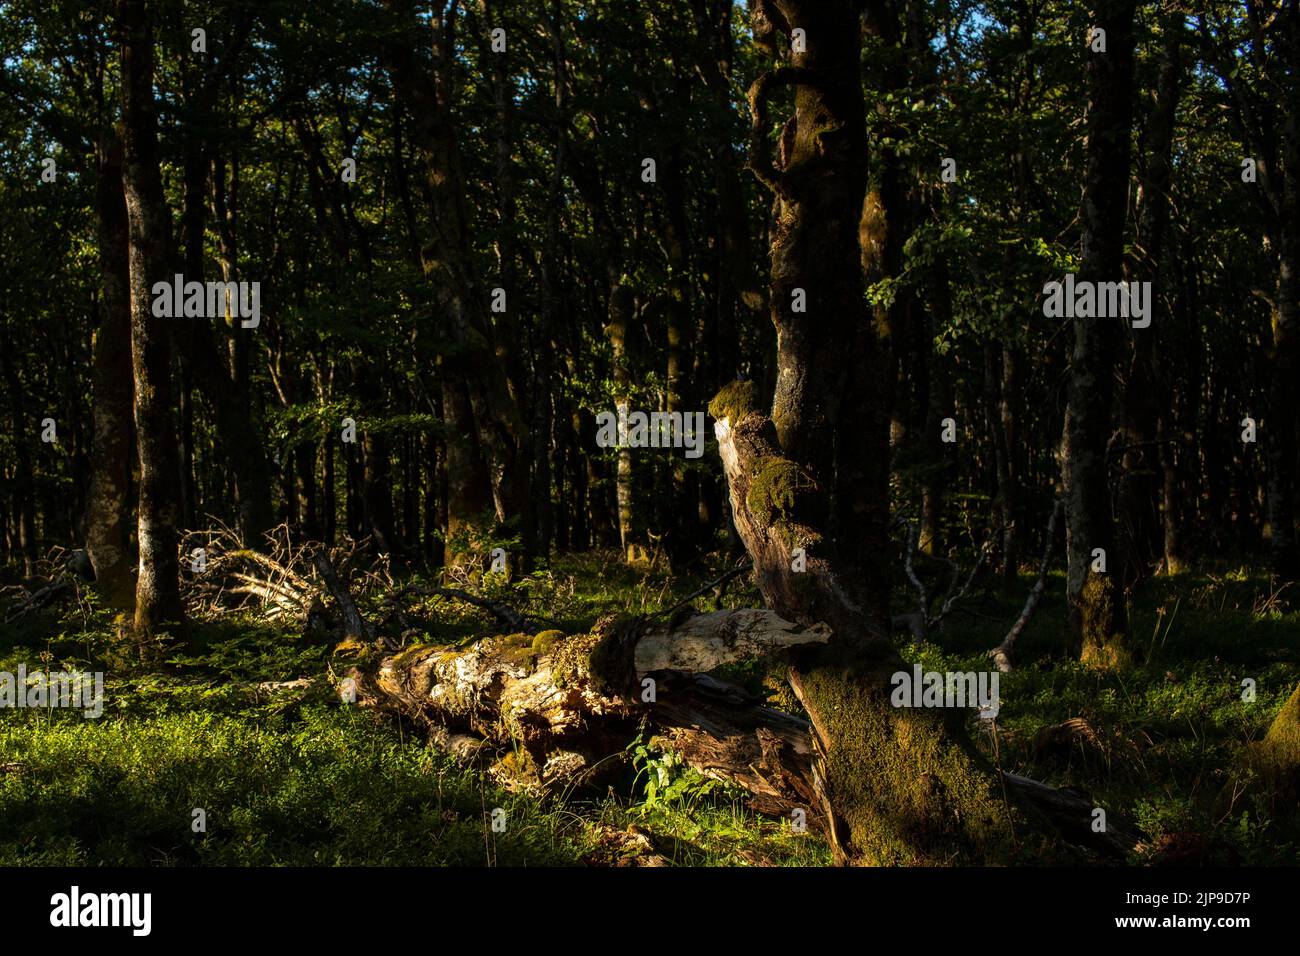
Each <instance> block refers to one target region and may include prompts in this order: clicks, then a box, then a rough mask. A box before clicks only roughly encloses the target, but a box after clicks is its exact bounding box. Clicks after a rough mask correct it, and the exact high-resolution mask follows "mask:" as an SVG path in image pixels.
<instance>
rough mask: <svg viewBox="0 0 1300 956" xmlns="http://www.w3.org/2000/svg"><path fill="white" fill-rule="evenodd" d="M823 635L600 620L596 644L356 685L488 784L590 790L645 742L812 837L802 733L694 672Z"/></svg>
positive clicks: (421, 668)
mask: <svg viewBox="0 0 1300 956" xmlns="http://www.w3.org/2000/svg"><path fill="white" fill-rule="evenodd" d="M676 635H681V637H682V641H681V643H680V646H677V642H675V640H674V637H675V636H676ZM828 637H829V631H828V630H827V629H825V628H817V629H802V628H798V627H796V626H794V625H792V624H790V623H789V622H788V621H784V620H782V619H781V618H780V617H779V616H777V615H776V614H775V613H774V612H771V611H762V610H752V609H743V610H739V611H719V612H714V613H711V614H700V615H686V616H679V617H678V618H677V619H675V620H674V621H672V622H669V623H667V624H662V623H661V624H654V623H652V622H650V621H647V620H646V619H643V618H619V619H606V620H605V621H602V622H601V624H599V625H598V626H597V629H596V631H595V632H594V633H592V634H589V635H574V636H571V637H567V638H563V639H557V640H555V641H554V642H548V643H545V644H542V643H540V642H538V643H537V644H536V646H535V645H534V642H531V641H530V640H529V639H528V638H527V637H526V635H523V634H514V635H509V636H500V637H489V638H484V639H482V640H480V641H478V642H477V643H476V644H474V645H473V646H471V647H469V648H465V649H459V650H458V649H450V648H445V647H436V646H420V647H414V648H409V649H407V650H406V651H404V652H402V653H400V654H397V655H394V656H391V657H387V658H384V659H383V660H382V661H381V662H380V663H379V665H378V667H377V668H376V669H375V670H374V671H365V670H363V669H360V668H358V669H356V670H354V671H353V673H352V674H351V675H350V676H352V677H353V678H354V679H355V680H356V681H357V688H358V690H357V700H358V702H359V703H362V704H367V705H370V706H374V707H377V708H380V709H386V710H390V711H394V712H397V713H400V714H401V715H403V716H405V717H408V718H411V719H414V720H416V721H417V722H419V723H421V724H423V725H424V726H426V727H427V728H428V729H429V730H430V731H431V732H432V733H433V735H434V736H435V737H437V738H439V739H440V742H442V743H443V744H444V746H447V747H448V748H449V749H452V748H454V747H456V746H459V749H460V750H461V752H462V753H465V754H467V755H475V756H478V757H482V756H484V755H486V754H491V755H492V756H495V757H497V758H498V759H497V762H496V763H495V764H493V765H492V766H491V767H489V772H490V773H492V775H493V776H495V777H497V778H498V779H499V780H500V781H501V782H503V783H507V784H510V785H513V786H520V787H523V788H525V789H531V788H563V787H568V786H571V785H572V784H574V783H579V782H582V781H584V780H588V779H591V778H592V776H593V775H594V774H595V773H597V772H599V771H600V770H601V769H602V768H610V769H614V768H615V766H616V763H615V762H614V761H611V760H610V759H609V758H611V757H613V756H617V755H619V754H621V753H623V752H624V750H625V749H626V747H627V745H628V743H629V742H630V741H631V740H633V739H634V738H635V737H636V736H637V734H638V733H639V732H640V733H645V732H647V731H648V732H649V733H650V734H652V735H658V736H659V737H660V739H661V740H662V741H663V742H664V743H665V744H666V745H667V746H669V747H670V748H672V749H673V750H675V751H677V752H678V753H679V754H681V756H682V757H683V759H684V760H685V762H686V763H687V764H688V765H690V766H692V767H694V768H696V769H697V770H699V771H700V772H701V773H703V774H705V775H707V776H709V777H712V778H714V779H717V780H722V781H726V782H727V783H730V784H732V785H735V786H738V787H740V788H742V789H743V790H745V791H746V792H748V793H749V795H750V800H751V804H752V806H753V807H754V809H756V810H758V811H760V812H764V813H770V814H775V815H785V814H788V813H789V812H790V811H791V810H793V809H795V808H796V807H798V808H802V809H804V810H805V812H806V813H807V815H808V818H809V821H810V823H812V824H814V825H815V824H816V817H817V803H816V802H815V797H814V795H813V791H812V787H811V776H810V760H811V755H812V751H811V744H810V741H809V737H808V724H807V722H806V721H804V720H802V719H800V718H798V717H794V716H791V715H789V714H785V713H782V712H780V711H778V710H775V709H773V708H771V707H767V706H765V704H764V702H763V701H762V700H760V699H758V698H756V697H754V696H753V695H752V694H749V693H748V692H746V691H745V690H744V689H742V688H740V687H739V686H737V685H735V684H731V683H729V682H726V681H723V680H719V679H717V678H715V677H713V676H710V675H708V674H705V673H702V671H704V670H712V669H714V668H716V667H718V666H720V665H721V664H723V663H727V662H731V661H736V660H739V659H741V658H742V657H744V658H751V657H755V656H768V655H780V654H781V653H782V652H784V651H785V650H786V649H788V648H791V647H796V646H799V645H801V644H806V643H823V642H825V641H826V640H827V639H828ZM623 655H626V656H625V657H624V656H623ZM620 658H622V659H620ZM694 671H700V672H694ZM646 678H650V679H651V680H652V681H653V689H654V693H653V699H651V697H650V695H649V694H648V693H647V687H648V686H650V685H647V684H644V683H643V681H644V680H645V679H646Z"/></svg>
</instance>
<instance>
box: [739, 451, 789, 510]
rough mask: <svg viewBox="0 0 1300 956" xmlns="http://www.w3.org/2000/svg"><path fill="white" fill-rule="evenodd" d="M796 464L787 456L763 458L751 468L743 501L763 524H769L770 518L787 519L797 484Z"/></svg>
mask: <svg viewBox="0 0 1300 956" xmlns="http://www.w3.org/2000/svg"><path fill="white" fill-rule="evenodd" d="M799 480H800V479H799V466H798V465H796V464H795V463H794V462H792V461H790V460H789V459H788V458H779V457H777V456H772V457H770V458H764V459H762V460H761V461H760V462H759V463H758V466H757V467H756V468H755V469H754V477H753V479H752V480H751V481H750V483H749V493H748V494H747V495H746V496H745V503H746V504H747V505H748V506H749V511H750V514H752V515H753V516H754V517H755V518H756V519H758V521H759V522H761V523H762V524H763V525H765V526H767V525H771V524H772V521H773V518H774V517H776V516H778V515H779V516H780V518H782V519H786V520H788V519H789V517H790V514H791V512H792V511H793V510H794V502H795V492H796V491H797V490H798V487H799Z"/></svg>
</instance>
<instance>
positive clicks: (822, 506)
mask: <svg viewBox="0 0 1300 956" xmlns="http://www.w3.org/2000/svg"><path fill="white" fill-rule="evenodd" d="M858 12H859V11H858V6H857V4H855V3H851V2H845V0H840V2H819V3H815V4H814V3H810V2H807V0H773V2H759V3H756V4H755V7H754V13H755V23H754V27H755V34H756V38H761V37H766V38H767V39H768V41H769V42H770V40H771V38H772V36H773V34H774V33H775V31H780V32H783V33H787V34H789V33H790V32H791V31H792V30H793V29H796V28H801V29H803V30H805V31H806V34H805V36H806V41H807V44H806V51H804V52H799V53H795V55H794V66H793V67H785V68H781V69H778V70H775V71H773V72H771V73H767V74H765V75H763V76H762V77H760V78H759V79H758V80H757V81H756V82H755V83H754V85H753V86H752V87H751V88H750V93H749V100H750V107H751V112H752V114H753V120H754V122H753V137H752V144H751V157H750V166H751V168H752V169H754V171H755V174H756V175H757V176H758V177H759V179H760V181H762V182H763V183H764V184H765V185H767V186H768V187H769V188H770V189H771V190H772V191H773V193H774V194H775V195H776V197H777V207H778V208H777V227H776V230H775V231H774V233H773V238H772V249H771V261H772V275H771V303H772V317H773V322H774V323H775V325H776V328H777V341H778V354H777V366H778V369H779V376H778V380H777V388H776V395H775V400H774V402H773V405H772V417H771V420H769V419H768V418H767V417H765V416H763V415H761V414H759V413H758V412H756V411H755V410H754V402H753V398H754V388H753V386H752V385H750V384H746V383H736V384H733V385H732V386H729V387H728V388H726V389H724V390H723V391H722V392H721V393H719V395H718V396H717V397H716V398H715V399H714V401H713V403H712V405H711V406H710V412H711V414H712V415H713V417H714V418H715V419H716V420H717V424H716V425H715V431H716V433H717V436H718V441H719V450H720V452H721V455H722V461H723V467H724V470H725V472H726V475H727V479H728V484H729V487H730V491H731V506H732V511H733V514H734V516H735V522H736V528H737V530H738V531H739V533H740V537H741V539H742V540H743V541H744V543H745V546H746V549H747V550H748V551H749V553H750V556H751V557H752V559H753V562H754V568H755V573H756V577H757V581H758V586H759V589H760V590H761V591H762V593H763V596H764V598H765V600H766V601H767V603H768V605H769V606H770V607H771V608H772V609H773V610H775V611H776V612H777V613H778V614H780V615H781V616H782V617H783V618H785V619H787V620H790V621H792V622H795V623H798V624H802V625H804V626H810V625H811V624H813V623H815V622H819V621H820V622H824V623H826V624H828V625H829V626H830V628H831V630H832V633H833V634H834V637H833V639H832V641H831V642H830V644H829V645H828V646H827V647H826V648H825V649H824V650H823V651H820V652H816V653H812V654H809V655H807V656H806V657H805V658H804V659H801V660H798V661H797V662H796V664H795V665H794V666H793V667H792V668H791V671H790V677H791V683H792V686H793V687H794V690H795V692H796V694H797V695H798V696H799V699H800V700H801V701H802V703H803V705H804V707H805V709H806V710H807V712H808V714H809V716H810V718H811V720H812V725H813V741H814V749H815V752H816V758H815V760H814V780H815V783H816V789H817V792H818V796H819V799H820V801H821V803H822V808H823V811H824V812H825V814H826V816H827V819H828V821H829V824H830V825H829V833H830V837H831V843H832V847H833V849H834V853H835V858H836V860H837V861H838V862H841V863H845V862H848V863H875V864H889V863H904V864H909V863H934V862H939V861H941V860H942V861H946V862H952V861H954V860H960V861H963V862H984V861H991V860H994V859H997V858H999V857H1001V856H1005V855H1006V854H1007V853H1008V852H1009V850H1010V841H1009V840H1008V839H1007V837H1008V833H1007V831H1006V829H1005V828H1006V826H1007V824H1008V822H1009V821H1008V814H1007V811H1006V808H1005V807H1004V804H1003V802H1002V800H1001V799H1000V798H999V795H998V793H997V789H996V788H997V778H996V776H995V775H994V774H993V773H992V771H991V769H990V768H989V767H987V766H986V765H985V764H984V762H983V761H982V760H981V759H980V757H979V755H978V754H977V753H976V752H975V750H974V748H973V747H972V746H971V745H970V743H969V741H968V739H967V738H966V736H965V734H964V732H963V730H962V727H961V716H960V715H959V714H958V713H957V712H956V711H955V710H953V709H949V710H947V711H945V712H943V713H940V712H937V711H934V710H926V709H921V708H915V709H914V708H895V707H892V706H891V705H890V684H891V675H892V674H894V673H895V672H898V671H900V670H901V669H902V667H903V663H902V660H901V658H900V657H899V656H898V655H897V652H896V651H895V650H894V647H893V644H892V643H891V641H890V637H889V625H888V606H887V594H888V575H887V567H888V560H889V559H888V555H889V552H890V550H891V548H890V543H889V540H888V537H887V519H888V500H889V495H888V449H887V442H888V431H887V428H888V425H887V422H888V411H889V403H888V396H887V394H886V393H885V392H884V391H883V389H882V388H881V385H880V383H881V378H882V377H881V376H880V375H878V374H875V375H873V374H869V373H868V372H867V371H866V370H868V369H879V367H880V366H879V363H880V360H881V353H882V347H881V344H880V342H879V340H878V338H877V336H876V333H875V330H874V328H873V326H872V324H871V323H870V322H869V321H868V317H867V315H866V313H865V310H864V304H863V294H862V269H861V265H860V252H859V248H858V241H857V234H858V225H859V218H860V216H861V213H862V209H863V197H864V193H865V189H866V175H865V174H866V170H865V165H864V163H863V156H864V155H865V152H866V150H865V146H866V143H865V129H864V122H863V102H862V87H861V80H860V78H859V69H858V64H859V57H860V39H859V30H858ZM777 84H796V85H797V90H796V93H795V115H794V117H793V118H792V120H791V121H790V123H789V124H787V127H786V132H785V134H783V136H782V141H783V149H782V153H783V156H782V159H781V161H780V163H779V165H778V166H774V165H773V164H772V162H771V160H770V158H769V148H768V144H767V135H768V132H767V97H768V94H769V92H770V91H771V89H772V87H773V86H775V85H777ZM796 289H802V290H804V292H805V293H806V295H807V302H808V309H807V312H795V311H793V310H792V308H791V304H792V293H793V292H794V290H796Z"/></svg>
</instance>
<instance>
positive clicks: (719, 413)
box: [709, 382, 758, 428]
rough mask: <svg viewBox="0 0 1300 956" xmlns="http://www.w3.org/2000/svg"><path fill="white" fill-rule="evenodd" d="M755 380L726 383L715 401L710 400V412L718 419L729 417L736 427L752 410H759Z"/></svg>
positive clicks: (732, 424) (733, 426)
mask: <svg viewBox="0 0 1300 956" xmlns="http://www.w3.org/2000/svg"><path fill="white" fill-rule="evenodd" d="M755 393H756V389H755V388H754V383H753V382H732V383H731V384H729V385H724V386H723V387H722V390H721V391H719V392H718V394H717V395H714V396H713V401H711V402H709V414H710V415H711V416H712V417H713V418H714V419H715V420H716V421H722V419H724V418H726V419H729V420H730V422H731V427H732V428H735V427H736V425H738V424H739V423H740V420H741V419H742V418H744V417H745V416H746V415H748V414H749V413H751V412H756V411H758V402H757V399H756V397H755Z"/></svg>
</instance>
